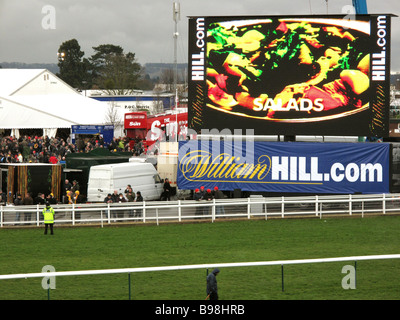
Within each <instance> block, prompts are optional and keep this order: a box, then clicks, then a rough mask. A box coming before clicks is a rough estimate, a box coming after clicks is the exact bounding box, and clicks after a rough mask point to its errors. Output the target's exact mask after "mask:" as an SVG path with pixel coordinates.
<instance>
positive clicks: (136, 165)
mask: <svg viewBox="0 0 400 320" xmlns="http://www.w3.org/2000/svg"><path fill="white" fill-rule="evenodd" d="M128 184H129V185H131V187H132V190H133V191H134V192H135V193H136V192H137V191H140V192H141V194H142V197H143V200H144V201H148V200H159V199H160V198H161V194H162V192H163V180H162V179H161V178H160V176H159V174H158V172H157V170H156V168H155V167H154V165H153V164H151V163H146V162H143V163H141V162H124V163H114V164H103V165H96V166H91V167H90V171H89V179H88V187H87V200H88V202H103V201H104V199H105V198H106V197H107V195H108V194H112V193H114V190H117V192H118V194H119V193H122V194H124V191H125V189H126V187H127V185H128Z"/></svg>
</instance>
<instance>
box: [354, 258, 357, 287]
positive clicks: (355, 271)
mask: <svg viewBox="0 0 400 320" xmlns="http://www.w3.org/2000/svg"><path fill="white" fill-rule="evenodd" d="M354 286H355V289H357V260H355V261H354Z"/></svg>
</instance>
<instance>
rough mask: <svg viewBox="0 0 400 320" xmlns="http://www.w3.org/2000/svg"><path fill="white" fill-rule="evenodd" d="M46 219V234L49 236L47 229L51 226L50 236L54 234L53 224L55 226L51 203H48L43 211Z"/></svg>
mask: <svg viewBox="0 0 400 320" xmlns="http://www.w3.org/2000/svg"><path fill="white" fill-rule="evenodd" d="M42 213H43V217H44V226H45V227H44V234H47V229H48V227H49V226H50V234H54V233H53V224H54V215H55V212H54V209H53V208H52V207H51V206H50V203H49V202H46V207H45V208H44V209H43V211H42Z"/></svg>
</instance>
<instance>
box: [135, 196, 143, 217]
mask: <svg viewBox="0 0 400 320" xmlns="http://www.w3.org/2000/svg"><path fill="white" fill-rule="evenodd" d="M142 201H143V197H142V193H141V192H140V191H138V192H136V200H135V202H142ZM135 211H136V214H135V216H136V217H141V216H142V209H136V210H135Z"/></svg>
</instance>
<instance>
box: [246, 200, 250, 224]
mask: <svg viewBox="0 0 400 320" xmlns="http://www.w3.org/2000/svg"><path fill="white" fill-rule="evenodd" d="M247 219H250V198H247Z"/></svg>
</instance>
